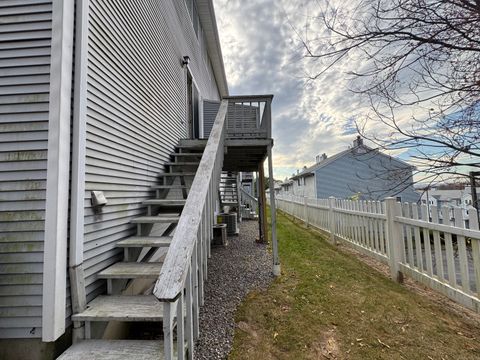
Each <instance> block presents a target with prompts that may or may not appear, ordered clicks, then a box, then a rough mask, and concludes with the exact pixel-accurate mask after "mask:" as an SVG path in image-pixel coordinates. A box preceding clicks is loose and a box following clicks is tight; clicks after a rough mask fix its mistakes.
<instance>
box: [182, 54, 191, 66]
mask: <svg viewBox="0 0 480 360" xmlns="http://www.w3.org/2000/svg"><path fill="white" fill-rule="evenodd" d="M189 63H190V56H188V55H185V56H184V57H183V62H182V65H183V66H187V65H188V64H189Z"/></svg>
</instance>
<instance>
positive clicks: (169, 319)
mask: <svg viewBox="0 0 480 360" xmlns="http://www.w3.org/2000/svg"><path fill="white" fill-rule="evenodd" d="M172 307H173V306H172V303H169V302H164V303H163V344H164V353H165V359H166V360H173V311H172V310H173V309H172Z"/></svg>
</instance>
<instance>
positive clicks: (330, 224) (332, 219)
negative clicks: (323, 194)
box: [328, 196, 336, 245]
mask: <svg viewBox="0 0 480 360" xmlns="http://www.w3.org/2000/svg"><path fill="white" fill-rule="evenodd" d="M334 208H335V198H334V197H333V196H330V197H329V198H328V228H329V230H330V242H331V243H332V244H334V245H336V240H335V212H334Z"/></svg>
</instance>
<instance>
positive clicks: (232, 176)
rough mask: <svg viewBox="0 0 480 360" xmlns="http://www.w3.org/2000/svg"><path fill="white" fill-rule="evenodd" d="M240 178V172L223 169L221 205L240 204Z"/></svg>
mask: <svg viewBox="0 0 480 360" xmlns="http://www.w3.org/2000/svg"><path fill="white" fill-rule="evenodd" d="M239 190H240V186H239V179H238V173H237V172H232V171H223V172H222V175H221V178H220V187H219V192H220V205H221V206H231V207H236V208H237V207H238V206H239V200H240V199H239Z"/></svg>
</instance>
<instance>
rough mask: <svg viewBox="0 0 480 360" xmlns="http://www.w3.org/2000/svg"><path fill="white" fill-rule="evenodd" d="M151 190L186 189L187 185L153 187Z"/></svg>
mask: <svg viewBox="0 0 480 360" xmlns="http://www.w3.org/2000/svg"><path fill="white" fill-rule="evenodd" d="M151 188H152V189H187V188H188V186H187V185H153V186H152V187H151Z"/></svg>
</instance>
